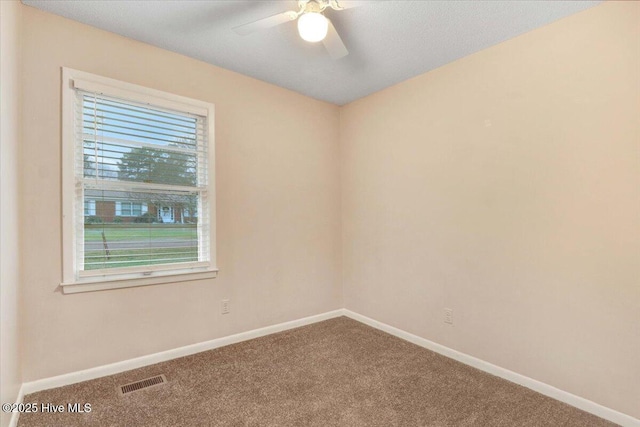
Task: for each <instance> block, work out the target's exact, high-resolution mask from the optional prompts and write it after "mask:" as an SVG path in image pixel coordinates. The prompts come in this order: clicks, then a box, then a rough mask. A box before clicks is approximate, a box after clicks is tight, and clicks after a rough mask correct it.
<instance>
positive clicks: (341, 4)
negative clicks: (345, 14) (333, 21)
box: [329, 0, 363, 10]
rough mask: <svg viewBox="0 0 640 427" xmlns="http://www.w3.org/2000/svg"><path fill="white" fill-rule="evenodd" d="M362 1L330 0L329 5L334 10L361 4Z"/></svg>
mask: <svg viewBox="0 0 640 427" xmlns="http://www.w3.org/2000/svg"><path fill="white" fill-rule="evenodd" d="M362 3H363V2H362V1H358V0H331V1H330V2H329V5H330V6H331V8H332V9H335V10H346V9H351V8H353V7H358V6H362Z"/></svg>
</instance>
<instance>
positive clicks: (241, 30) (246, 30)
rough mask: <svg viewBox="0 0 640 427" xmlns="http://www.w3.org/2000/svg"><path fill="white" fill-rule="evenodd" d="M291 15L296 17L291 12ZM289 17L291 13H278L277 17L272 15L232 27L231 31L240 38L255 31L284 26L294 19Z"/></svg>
mask: <svg viewBox="0 0 640 427" xmlns="http://www.w3.org/2000/svg"><path fill="white" fill-rule="evenodd" d="M293 14H294V15H295V16H296V17H297V15H296V12H293ZM291 16H292V14H291V12H284V13H278V14H277V15H272V16H269V17H267V18H262V19H258V20H257V21H253V22H249V23H248V24H243V25H240V26H238V27H234V28H233V31H235V32H236V33H238V34H240V35H241V36H246V35H247V34H251V33H253V32H255V31H260V30H266V29H267V28H271V27H275V26H276V25H280V24H284V23H285V22H289V21H292V20H293V19H295V17H294V18H293V19H291Z"/></svg>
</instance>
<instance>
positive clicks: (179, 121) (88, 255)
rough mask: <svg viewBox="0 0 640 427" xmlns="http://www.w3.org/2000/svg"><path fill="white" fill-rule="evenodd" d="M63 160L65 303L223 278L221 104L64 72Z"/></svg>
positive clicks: (69, 71)
mask: <svg viewBox="0 0 640 427" xmlns="http://www.w3.org/2000/svg"><path fill="white" fill-rule="evenodd" d="M63 159H64V160H63V280H62V286H63V290H64V292H65V293H70V292H71V293H72V292H83V291H92V290H101V289H111V288H119V287H129V286H140V285H149V284H156V283H167V282H179V281H186V280H195V279H205V278H211V277H215V274H216V272H217V269H216V264H215V187H214V179H213V178H214V176H215V174H214V171H213V167H214V165H215V163H214V161H213V159H214V145H213V105H212V104H209V103H205V102H202V101H196V100H192V99H188V98H184V97H180V96H177V95H172V94H168V93H165V92H160V91H156V90H151V89H147V88H144V87H141V86H136V85H131V84H128V83H123V82H119V81H116V80H112V79H107V78H104V77H99V76H95V75H91V74H88V73H84V72H80V71H75V70H71V69H67V68H64V69H63ZM189 212H192V213H195V212H198V215H197V216H195V215H189Z"/></svg>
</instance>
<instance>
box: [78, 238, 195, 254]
mask: <svg viewBox="0 0 640 427" xmlns="http://www.w3.org/2000/svg"><path fill="white" fill-rule="evenodd" d="M107 245H108V246H109V250H112V251H113V250H116V249H159V248H194V247H197V246H198V242H197V241H196V240H180V239H170V240H169V239H167V240H122V241H118V240H116V241H114V242H107ZM103 249H104V245H103V243H102V242H101V241H97V242H86V243H85V244H84V250H85V251H101V250H103Z"/></svg>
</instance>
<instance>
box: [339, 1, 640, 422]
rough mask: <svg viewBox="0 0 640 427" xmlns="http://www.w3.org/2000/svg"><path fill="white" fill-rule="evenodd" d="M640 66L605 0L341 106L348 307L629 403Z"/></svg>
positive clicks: (636, 370)
mask: <svg viewBox="0 0 640 427" xmlns="http://www.w3.org/2000/svg"><path fill="white" fill-rule="evenodd" d="M639 76H640V4H639V3H637V2H629V3H604V4H602V5H600V6H597V7H595V8H592V9H589V10H587V11H585V12H582V13H579V14H577V15H574V16H571V17H568V18H566V19H563V20H561V21H559V22H556V23H553V24H551V25H548V26H546V27H543V28H541V29H538V30H535V31H532V32H530V33H527V34H525V35H522V36H520V37H517V38H515V39H512V40H510V41H507V42H505V43H502V44H500V45H497V46H495V47H492V48H489V49H486V50H484V51H482V52H479V53H477V54H474V55H471V56H468V57H466V58H464V59H461V60H459V61H456V62H454V63H451V64H449V65H447V66H444V67H442V68H440V69H437V70H435V71H432V72H430V73H427V74H424V75H422V76H419V77H417V78H414V79H412V80H409V81H406V82H404V83H402V84H399V85H396V86H394V87H391V88H389V89H386V90H383V91H381V92H379V93H376V94H374V95H371V96H369V97H367V98H364V99H362V100H359V101H357V102H354V103H352V104H349V105H347V106H346V107H344V108H343V109H342V110H341V129H340V138H341V150H342V153H341V156H342V190H343V194H342V204H343V207H342V214H343V216H342V219H343V224H342V226H343V239H342V242H343V252H344V256H343V271H344V298H345V306H346V308H348V309H352V310H354V311H356V312H358V313H361V314H363V315H366V316H370V317H372V318H374V319H376V320H379V321H382V322H385V323H388V324H391V325H393V326H396V327H399V328H401V329H404V330H406V331H409V332H412V333H414V334H417V335H419V336H422V337H425V338H427V339H430V340H433V341H435V342H438V343H440V344H444V345H446V346H448V347H451V348H454V349H456V350H459V351H462V352H464V353H467V354H470V355H472V356H475V357H478V358H480V359H484V360H486V361H489V362H491V363H493V364H496V365H499V366H501V367H504V368H507V369H510V370H513V371H516V372H518V373H520V374H524V375H526V376H529V377H532V378H535V379H537V380H540V381H543V382H545V383H547V384H551V385H553V386H556V387H558V388H560V389H562V390H566V391H568V392H571V393H574V394H576V395H579V396H583V397H585V398H587V399H590V400H593V401H595V402H598V403H600V404H602V405H605V406H608V407H611V408H613V409H616V410H618V411H621V412H624V413H627V414H630V415H632V416H635V417H640V406H638V402H640V362H639V360H640V359H639V355H640V287H639V278H640V246H639V242H640V185H639V176H640V158H639V149H640V78H639ZM445 307H448V308H452V309H453V310H454V325H453V326H449V325H446V324H444V322H443V309H444V308H445Z"/></svg>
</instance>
